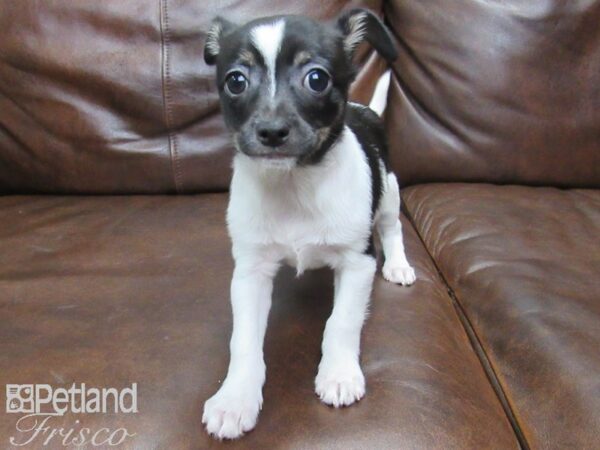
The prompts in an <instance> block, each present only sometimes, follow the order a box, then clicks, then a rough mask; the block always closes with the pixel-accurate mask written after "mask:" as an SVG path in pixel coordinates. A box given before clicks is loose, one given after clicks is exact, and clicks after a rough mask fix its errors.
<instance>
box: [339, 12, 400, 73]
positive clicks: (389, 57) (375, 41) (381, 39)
mask: <svg viewBox="0 0 600 450" xmlns="http://www.w3.org/2000/svg"><path fill="white" fill-rule="evenodd" d="M337 26H338V28H339V29H340V30H341V31H342V34H343V36H344V49H345V50H346V53H347V54H348V56H349V57H352V56H353V55H354V51H355V50H356V47H358V44H360V43H361V42H363V41H364V40H366V41H367V42H369V44H371V45H372V46H373V48H374V49H375V50H377V52H378V53H379V54H380V55H381V56H383V58H384V59H385V60H386V61H388V62H392V61H394V60H395V59H396V58H397V57H398V51H397V50H396V46H395V45H394V41H393V40H392V35H391V34H390V32H389V31H388V29H387V27H386V26H385V25H384V24H383V22H382V21H381V20H380V19H379V17H377V16H376V15H375V14H373V13H372V12H371V11H369V10H368V9H361V8H358V9H352V10H350V11H347V12H345V13H343V14H342V15H341V16H340V17H338V19H337Z"/></svg>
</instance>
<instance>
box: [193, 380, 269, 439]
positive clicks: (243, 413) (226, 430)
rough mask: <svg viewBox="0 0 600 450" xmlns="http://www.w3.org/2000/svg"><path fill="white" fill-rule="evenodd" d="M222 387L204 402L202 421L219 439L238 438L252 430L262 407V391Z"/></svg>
mask: <svg viewBox="0 0 600 450" xmlns="http://www.w3.org/2000/svg"><path fill="white" fill-rule="evenodd" d="M251 390H252V389H248V387H246V389H238V388H236V389H231V388H229V389H228V388H221V389H219V391H218V392H217V393H216V394H215V395H213V396H212V397H211V398H209V399H208V400H207V401H206V403H204V414H203V415H202V423H203V424H204V425H206V431H208V433H209V434H210V435H212V436H214V437H216V438H217V439H236V438H238V437H240V436H242V435H243V434H244V433H245V432H246V431H250V430H252V429H253V428H254V427H255V425H256V421H257V420H258V413H259V411H260V409H261V407H262V393H261V391H260V389H259V390H258V392H249V391H251Z"/></svg>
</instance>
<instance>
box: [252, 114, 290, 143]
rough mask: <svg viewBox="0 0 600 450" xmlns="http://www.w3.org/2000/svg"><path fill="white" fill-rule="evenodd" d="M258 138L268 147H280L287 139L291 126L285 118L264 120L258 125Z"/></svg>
mask: <svg viewBox="0 0 600 450" xmlns="http://www.w3.org/2000/svg"><path fill="white" fill-rule="evenodd" d="M256 134H257V135H258V140H259V141H260V142H261V143H262V144H263V145H266V146H268V147H279V146H280V145H283V144H284V143H285V141H287V138H288V136H289V135H290V126H289V125H288V124H287V123H286V122H285V121H283V120H278V119H275V120H264V121H262V122H259V123H258V125H257V127H256Z"/></svg>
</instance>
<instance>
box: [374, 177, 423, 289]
mask: <svg viewBox="0 0 600 450" xmlns="http://www.w3.org/2000/svg"><path fill="white" fill-rule="evenodd" d="M398 214H400V190H399V188H398V181H397V180H396V176H395V175H394V174H393V173H388V175H387V184H386V187H385V191H384V193H383V196H382V198H381V203H380V205H379V210H378V211H377V215H376V217H375V228H376V229H377V233H378V234H379V238H380V239H381V245H382V247H383V253H384V256H385V262H384V264H383V271H382V272H383V277H384V278H385V279H386V280H388V281H391V282H392V283H398V284H403V285H406V286H408V285H411V284H413V283H414V282H415V280H416V276H415V270H414V269H413V268H412V267H411V266H410V264H409V263H408V260H407V259H406V254H405V253H404V242H403V238H402V224H401V223H400V220H399V219H398Z"/></svg>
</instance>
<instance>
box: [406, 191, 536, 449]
mask: <svg viewBox="0 0 600 450" xmlns="http://www.w3.org/2000/svg"><path fill="white" fill-rule="evenodd" d="M402 210H403V211H404V214H405V215H406V217H407V218H408V220H409V222H410V224H411V225H412V227H413V229H414V230H415V232H416V233H417V236H418V237H419V240H420V241H421V244H422V245H423V248H424V249H425V251H426V252H427V254H428V255H429V258H430V259H431V261H432V263H433V265H434V267H435V269H436V270H437V272H438V275H439V276H440V278H441V279H442V281H443V283H444V284H445V285H446V288H447V290H448V296H449V297H450V300H451V301H452V306H453V307H454V311H455V313H456V315H457V316H458V320H459V321H460V323H461V326H462V328H463V330H464V331H465V334H466V335H467V338H468V339H469V343H470V344H471V347H472V349H473V351H474V352H475V356H477V359H478V360H479V363H480V364H481V367H482V369H483V371H484V373H485V375H486V377H487V379H488V382H489V383H490V386H491V388H492V389H493V391H494V393H495V394H496V397H497V398H498V401H499V402H500V406H501V407H502V409H503V411H504V414H505V416H506V418H507V420H508V422H509V423H510V426H511V428H512V429H513V432H514V434H515V437H516V439H517V441H518V443H519V446H520V447H521V448H522V449H524V450H529V449H530V446H529V443H528V442H527V438H526V437H525V434H524V433H523V430H522V427H521V425H520V424H519V421H518V420H517V417H516V415H515V413H514V408H513V407H512V405H511V404H510V401H509V400H508V397H507V395H506V392H505V391H504V388H503V387H502V384H501V383H500V380H499V378H498V375H497V374H496V370H495V369H494V366H493V365H492V363H491V361H490V358H489V357H488V355H487V352H486V351H485V349H484V348H483V345H482V343H481V339H480V338H479V336H478V335H477V332H476V331H475V328H474V327H473V324H472V323H471V321H470V320H469V317H468V316H467V314H466V312H465V310H464V308H463V307H462V304H461V303H460V300H459V299H458V296H457V295H456V293H455V292H454V289H452V287H451V286H450V284H449V283H448V280H447V279H446V277H445V276H444V274H443V273H442V271H441V269H440V267H439V265H438V263H437V261H436V260H435V259H434V257H433V255H432V254H431V252H430V250H429V248H428V247H427V245H426V244H425V240H424V239H423V236H422V235H421V232H420V231H419V229H418V227H417V226H416V223H415V221H414V218H413V215H412V214H411V212H410V210H409V209H408V207H407V206H406V202H404V201H403V202H402Z"/></svg>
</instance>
